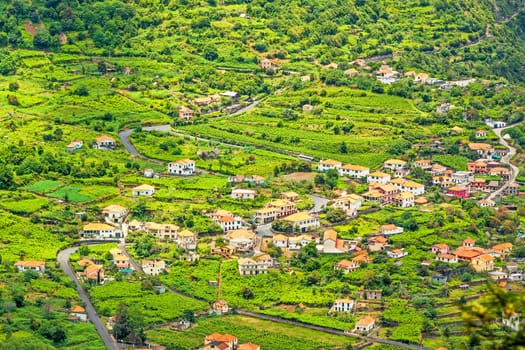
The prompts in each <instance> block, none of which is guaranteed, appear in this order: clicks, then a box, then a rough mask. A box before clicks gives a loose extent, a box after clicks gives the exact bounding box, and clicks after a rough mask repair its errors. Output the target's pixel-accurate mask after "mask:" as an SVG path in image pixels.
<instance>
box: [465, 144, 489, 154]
mask: <svg viewBox="0 0 525 350" xmlns="http://www.w3.org/2000/svg"><path fill="white" fill-rule="evenodd" d="M467 147H468V149H469V150H470V151H472V152H477V153H478V154H479V155H480V156H482V157H488V155H489V154H490V153H492V146H491V145H490V144H488V143H483V142H471V143H469V144H468V146H467Z"/></svg>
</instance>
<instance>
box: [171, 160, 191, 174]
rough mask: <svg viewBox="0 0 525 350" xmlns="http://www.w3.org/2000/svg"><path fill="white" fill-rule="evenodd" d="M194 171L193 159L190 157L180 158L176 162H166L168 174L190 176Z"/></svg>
mask: <svg viewBox="0 0 525 350" xmlns="http://www.w3.org/2000/svg"><path fill="white" fill-rule="evenodd" d="M194 172H195V161H194V160H191V159H181V160H178V161H176V162H171V163H168V174H171V175H181V176H191V175H193V173H194Z"/></svg>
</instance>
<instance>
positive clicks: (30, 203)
mask: <svg viewBox="0 0 525 350" xmlns="http://www.w3.org/2000/svg"><path fill="white" fill-rule="evenodd" d="M48 203H49V200H48V199H46V198H36V197H35V198H28V199H21V200H17V201H5V202H2V203H1V204H0V206H2V207H3V208H4V209H7V210H9V211H11V212H13V213H15V214H30V213H34V212H36V211H37V210H39V209H41V208H42V207H43V206H45V205H46V204H48Z"/></svg>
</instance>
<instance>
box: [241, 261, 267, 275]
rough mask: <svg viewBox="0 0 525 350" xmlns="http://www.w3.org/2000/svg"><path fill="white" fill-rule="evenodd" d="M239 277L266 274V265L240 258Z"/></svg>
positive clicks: (262, 262) (261, 262)
mask: <svg viewBox="0 0 525 350" xmlns="http://www.w3.org/2000/svg"><path fill="white" fill-rule="evenodd" d="M237 262H238V265H239V274H240V275H241V276H253V275H260V274H265V273H268V265H267V264H266V263H265V262H264V261H255V260H253V259H250V258H241V259H239V260H238V261H237Z"/></svg>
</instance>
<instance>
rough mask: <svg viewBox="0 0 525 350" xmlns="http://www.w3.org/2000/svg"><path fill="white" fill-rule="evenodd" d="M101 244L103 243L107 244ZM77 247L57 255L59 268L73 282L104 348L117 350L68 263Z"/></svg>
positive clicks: (113, 340) (115, 343)
mask: <svg viewBox="0 0 525 350" xmlns="http://www.w3.org/2000/svg"><path fill="white" fill-rule="evenodd" d="M107 242H108V241H106V242H103V243H107ZM86 244H87V245H93V244H100V242H99V243H91V244H90V243H86ZM78 248H79V247H78V246H76V247H71V248H66V249H64V250H62V251H60V252H59V253H58V255H57V261H58V263H59V264H60V267H61V268H62V271H64V273H65V274H66V275H67V276H68V277H69V279H70V280H71V281H73V282H75V285H76V286H77V293H78V296H79V297H80V299H82V302H83V303H84V304H85V307H84V308H85V309H86V313H87V315H88V317H89V320H90V321H91V322H92V323H93V325H94V326H95V328H96V329H97V332H98V334H99V335H100V338H102V340H103V341H104V344H105V345H106V348H107V349H109V350H118V345H117V342H116V341H115V339H114V338H113V337H112V336H111V335H110V334H109V332H108V330H107V329H106V326H105V325H104V323H103V322H102V320H101V319H100V317H99V316H98V314H97V311H96V310H95V307H94V306H93V304H92V303H91V300H89V296H88V295H87V293H86V291H85V290H84V288H82V285H81V284H80V281H79V280H78V278H77V276H76V274H75V272H74V271H73V268H72V267H71V263H70V262H69V257H70V256H71V254H73V253H75V252H76V251H77V249H78Z"/></svg>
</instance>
